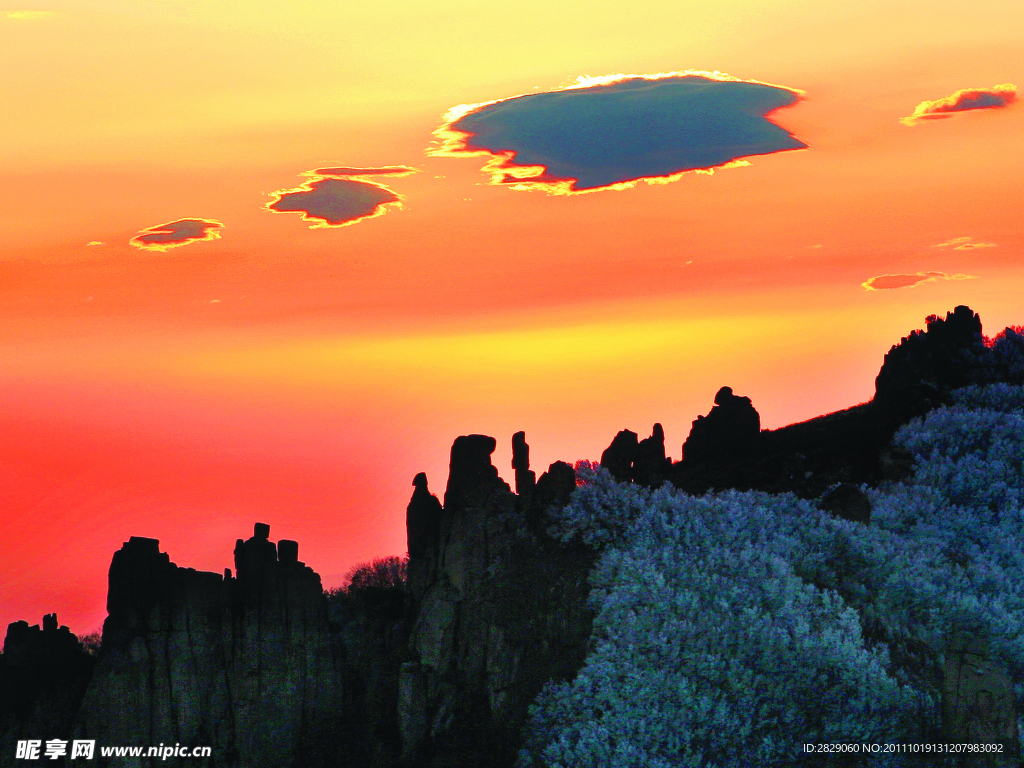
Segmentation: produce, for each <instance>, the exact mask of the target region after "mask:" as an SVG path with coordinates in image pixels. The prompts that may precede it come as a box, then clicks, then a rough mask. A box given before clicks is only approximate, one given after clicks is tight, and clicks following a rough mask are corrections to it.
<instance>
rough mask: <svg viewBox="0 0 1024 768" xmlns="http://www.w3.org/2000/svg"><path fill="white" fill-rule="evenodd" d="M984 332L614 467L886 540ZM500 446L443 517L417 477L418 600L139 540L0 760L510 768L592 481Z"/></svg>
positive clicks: (22, 654)
mask: <svg viewBox="0 0 1024 768" xmlns="http://www.w3.org/2000/svg"><path fill="white" fill-rule="evenodd" d="M980 334H981V325H980V321H979V320H978V318H977V315H975V314H974V313H973V312H971V311H970V310H969V309H968V308H966V307H957V308H956V310H955V311H954V312H952V313H949V314H948V315H947V316H946V318H945V319H944V320H943V319H939V318H937V317H932V318H929V319H928V328H927V331H925V332H915V333H912V334H911V335H910V336H908V337H907V338H906V339H904V340H903V341H902V342H901V343H900V345H898V346H896V347H893V349H892V350H890V352H889V354H888V355H886V359H885V363H884V365H883V367H882V370H881V371H880V372H879V376H878V379H877V382H876V385H877V395H876V398H875V401H873V402H870V403H864V404H861V405H858V406H854V407H852V408H849V409H847V410H845V411H839V412H836V413H833V414H828V415H826V416H822V417H818V418H816V419H811V420H809V421H806V422H802V423H800V424H792V425H789V426H787V427H783V428H780V429H777V430H770V431H764V432H761V430H760V417H759V415H758V413H757V411H756V410H755V409H754V407H753V405H752V403H751V401H750V399H749V398H747V397H738V396H736V395H734V394H733V393H732V390H731V389H730V388H729V387H723V388H722V389H720V390H719V391H718V393H717V395H716V396H715V406H714V407H713V408H712V409H711V411H710V413H708V414H707V415H706V416H699V417H698V418H697V419H696V420H695V421H694V422H693V425H692V429H691V431H690V434H689V436H688V438H687V440H686V442H685V443H684V445H683V460H682V461H680V462H677V463H675V464H673V463H672V462H671V461H670V460H669V459H668V458H667V457H666V455H665V435H664V430H663V429H662V427H661V425H660V424H655V425H654V427H653V429H652V433H651V436H650V437H648V438H645V439H643V440H640V439H639V438H638V436H637V434H636V433H634V432H631V431H629V430H623V431H621V432H619V433H618V434H617V435H616V436H615V438H614V440H613V441H612V443H611V445H609V447H608V449H606V450H605V451H604V453H603V454H602V456H601V463H602V465H604V466H605V467H606V468H607V469H608V470H609V471H610V472H611V473H612V474H613V475H614V476H615V477H616V478H618V479H619V480H620V481H622V482H635V483H640V484H644V485H649V486H657V485H659V484H660V483H661V482H662V481H663V480H666V479H667V480H669V481H671V482H672V483H674V484H675V485H676V486H677V487H679V488H682V489H683V490H686V491H688V492H691V493H703V492H704V491H706V490H708V489H709V488H712V487H716V488H759V489H762V490H766V491H772V492H779V491H792V492H795V493H798V494H800V495H803V496H805V497H808V498H818V497H822V498H821V502H820V504H821V507H822V508H823V509H825V510H828V511H831V512H832V513H833V514H836V515H839V516H842V517H845V518H847V519H850V520H855V521H858V522H860V523H863V524H869V523H870V514H871V508H870V502H869V501H868V499H867V498H866V497H865V495H864V494H863V493H862V492H861V491H860V490H859V488H858V486H859V484H860V483H862V482H875V481H878V480H880V479H882V478H883V477H888V478H893V479H899V478H901V477H906V476H908V475H909V473H911V472H912V471H913V457H912V456H910V455H909V454H907V453H906V452H905V451H902V452H901V451H899V450H897V449H893V448H891V447H889V445H888V444H889V442H890V440H891V437H892V434H893V432H894V431H895V429H896V428H897V427H898V426H899V424H900V423H902V421H903V420H905V419H906V418H909V416H908V415H907V414H908V413H910V414H912V412H913V411H914V409H920V408H922V407H927V405H928V403H932V402H937V401H938V400H941V398H942V397H943V396H944V393H945V392H946V391H947V390H948V389H949V388H950V387H953V386H957V385H959V384H960V383H966V382H968V381H973V380H975V378H977V377H978V376H980V375H981V374H980V373H979V371H983V370H987V369H985V365H987V363H986V362H985V361H986V360H987V359H988V358H986V354H987V353H986V352H985V351H984V350H985V349H988V348H987V347H985V345H984V343H983V342H982V339H981V335H980ZM1014 343H1016V342H1014ZM979 345H980V346H979ZM1010 351H1011V352H1012V351H1013V350H1010ZM1007 354H1009V353H1007ZM950 360H952V361H953V362H950ZM979 361H980V362H979ZM1008 365H1009V364H1006V366H1004V368H1006V369H1007V370H1009V368H1008V367H1007V366H1008ZM922 393H924V394H922ZM919 396H920V397H924V400H921V399H920V398H919ZM936 398H938V400H937V399H936ZM495 446H496V441H495V439H494V438H492V437H487V436H484V435H466V436H462V437H459V438H457V439H456V440H455V442H454V444H453V445H452V449H451V459H450V469H449V476H448V483H447V487H446V489H445V492H444V496H443V498H444V503H443V504H442V502H441V501H440V500H439V499H438V498H437V496H435V495H434V494H432V493H431V492H430V489H429V487H428V482H427V477H426V475H425V474H423V473H420V474H418V475H416V476H415V478H414V479H413V493H412V498H411V499H410V502H409V505H408V507H407V510H406V526H407V534H408V552H409V562H408V575H407V582H406V585H405V587H404V589H403V588H401V587H394V588H384V587H367V588H365V589H360V590H355V589H353V590H349V591H347V592H335V593H334V594H332V596H331V599H330V602H328V600H327V598H325V596H324V594H323V592H322V588H321V584H320V578H319V576H317V574H316V573H314V572H313V571H312V570H311V569H310V568H308V567H307V566H305V565H304V564H303V563H302V562H300V561H299V559H298V544H297V543H296V542H294V541H287V540H282V541H280V542H278V543H277V545H275V544H274V543H273V542H272V541H271V540H270V537H269V535H270V529H269V526H267V525H264V524H261V523H257V524H256V526H255V528H254V535H253V536H252V537H251V538H249V539H247V540H245V541H243V540H241V539H239V540H238V542H237V544H236V546H235V551H234V564H235V574H234V575H232V574H231V572H230V570H229V571H227V572H226V573H225V574H224V575H220V574H216V573H205V572H200V571H195V570H193V569H190V568H181V567H178V566H177V565H175V564H174V563H172V562H170V559H169V558H168V556H167V555H166V554H164V553H161V552H160V549H159V543H158V542H157V541H156V540H154V539H146V538H139V537H132V538H131V539H130V540H129V541H128V542H127V543H126V544H124V546H123V547H122V548H121V549H120V550H118V552H116V553H115V554H114V557H113V561H112V563H111V567H110V584H109V593H108V601H107V609H108V613H109V615H108V618H107V620H106V622H105V623H104V627H103V638H102V646H101V649H100V652H99V656H98V657H96V658H95V661H94V659H93V657H92V656H90V655H89V654H88V653H87V652H86V651H85V650H84V649H83V648H82V646H81V645H80V644H79V642H78V641H77V639H76V638H74V637H73V636H72V635H71V634H70V632H69V631H68V630H67V628H66V627H58V625H57V621H56V617H55V616H52V615H51V616H47V617H46V618H45V619H44V621H43V625H42V628H40V627H38V626H36V627H30V626H29V625H28V624H27V623H26V622H15V623H14V624H12V625H11V626H10V627H9V628H8V632H7V638H6V640H5V643H4V653H3V654H2V656H0V749H3V750H6V751H5V752H3V753H2V754H0V765H7V764H12V765H14V764H16V763H9V758H10V756H11V755H13V748H12V745H13V744H14V741H15V740H16V739H19V738H44V739H45V738H55V737H56V738H84V739H96V741H97V743H100V744H107V745H115V744H116V745H139V746H142V745H156V744H159V743H161V742H163V743H165V744H176V743H180V744H183V745H189V746H194V745H202V746H211V747H213V750H214V753H213V757H212V758H211V759H210V760H208V761H205V762H204V766H206V767H207V768H263V767H264V766H267V767H268V768H269V767H270V766H273V767H274V768H290V767H294V768H299V766H301V767H302V768H322V767H326V766H338V767H339V768H349V767H350V766H351V767H352V768H355V766H359V767H360V768H363V767H364V766H367V767H368V768H454V767H455V766H459V768H462V766H474V768H476V767H478V766H479V767H481V768H510V767H511V766H512V765H513V763H514V761H515V757H516V754H517V751H518V749H519V746H520V738H521V728H522V726H523V724H524V723H525V721H526V717H527V708H528V706H529V705H530V703H531V702H532V701H533V700H534V698H535V697H536V695H537V694H538V693H539V692H540V690H541V689H542V687H543V686H544V684H545V683H546V682H548V681H550V680H554V679H569V678H571V677H572V676H573V675H575V674H576V672H577V671H578V670H579V668H580V666H581V665H582V664H583V662H584V659H585V657H586V654H587V650H588V643H589V641H590V630H591V623H592V618H593V615H592V612H591V609H590V608H589V607H588V602H587V598H588V595H589V584H588V582H587V576H588V574H589V572H590V569H591V567H592V565H593V563H594V558H595V553H594V552H592V551H590V550H589V549H586V548H585V547H583V545H575V546H567V545H563V544H561V543H558V542H556V541H555V540H553V539H552V538H550V537H549V536H548V535H547V533H546V530H547V526H548V524H549V517H548V512H549V511H550V510H551V509H552V508H553V507H557V506H561V505H564V504H565V503H567V502H568V501H569V498H570V496H571V494H572V492H573V490H574V489H575V488H576V475H575V472H574V471H573V468H572V466H570V465H569V464H566V463H564V462H555V463H554V464H552V465H550V467H549V468H548V471H547V472H545V473H544V474H542V475H541V477H540V478H537V477H536V474H535V473H534V472H533V471H532V470H531V469H530V458H529V445H527V443H526V436H525V434H524V433H523V432H517V433H516V434H515V435H513V437H512V468H513V470H514V472H515V485H516V493H513V492H512V490H511V489H510V488H509V486H508V485H507V484H506V483H505V482H504V481H502V480H501V478H500V477H499V476H498V471H497V469H496V468H495V467H494V466H493V464H492V462H491V455H492V454H493V452H494V450H495ZM837 484H838V485H837ZM829 489H832V490H831V491H830V492H828V493H825V492H826V491H829ZM823 494H824V495H823ZM868 629H870V628H868ZM866 632H867V630H866ZM880 637H881V636H880ZM891 652H892V653H893V654H902V655H903V657H906V658H911V659H918V658H919V657H920V664H916V666H919V667H921V668H922V669H928V670H929V671H930V670H932V668H933V667H934V669H935V670H936V675H937V676H938V677H941V674H940V672H941V670H940V665H939V661H938V659H939V653H938V650H937V649H931V648H924V649H922V648H914V647H910V646H907V647H903V646H900V645H899V643H894V644H893V645H892V647H891ZM944 658H945V664H946V666H945V670H944V675H945V677H944V679H945V688H944V693H943V716H944V722H945V728H946V731H947V733H948V734H950V735H951V736H952V737H955V738H958V739H964V740H968V739H981V740H988V739H993V740H997V741H1001V742H1003V743H1005V744H1007V745H1008V746H1009V747H1013V746H1014V745H1015V744H1016V743H1017V740H1018V738H1019V735H1018V734H1017V731H1016V720H1015V716H1014V713H1013V697H1012V690H1011V689H1010V686H1009V681H1008V679H1007V677H1006V675H1005V673H1004V672H1003V671H1002V670H1000V669H997V668H996V667H994V666H993V665H992V664H991V660H990V657H989V655H988V652H987V650H986V649H985V648H984V647H983V645H979V644H978V643H977V642H976V641H975V640H969V641H965V642H962V643H960V644H956V643H954V644H953V645H951V646H950V647H949V648H948V649H946V653H945V657H944ZM94 664H95V666H94ZM90 675H91V677H90ZM76 713H77V714H76ZM160 763H162V761H160V760H159V759H143V760H137V761H135V762H131V761H128V760H124V759H119V760H117V761H116V763H115V764H116V765H118V766H132V768H142V766H147V767H148V768H151V767H152V766H155V765H157V764H160ZM54 764H56V765H60V764H61V763H60V762H56V763H54ZM97 764H98V765H103V764H104V762H103V761H102V760H99V759H98V760H97ZM167 764H170V763H167ZM981 764H984V763H979V765H981Z"/></svg>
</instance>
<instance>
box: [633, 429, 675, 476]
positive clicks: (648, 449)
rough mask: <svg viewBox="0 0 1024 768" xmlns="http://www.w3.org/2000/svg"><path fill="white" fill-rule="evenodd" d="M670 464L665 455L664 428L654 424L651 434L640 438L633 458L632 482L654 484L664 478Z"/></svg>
mask: <svg viewBox="0 0 1024 768" xmlns="http://www.w3.org/2000/svg"><path fill="white" fill-rule="evenodd" d="M670 464H671V461H669V460H668V459H667V458H666V457H665V430H664V429H662V426H661V424H655V425H654V428H653V429H652V430H651V436H650V437H647V438H644V439H643V440H641V441H640V442H639V443H638V444H637V447H636V454H635V458H634V459H633V474H632V476H633V482H634V483H640V484H641V485H647V486H652V487H653V486H656V485H660V484H661V483H662V482H663V481H664V480H665V472H666V470H667V469H668V466H669V465H670Z"/></svg>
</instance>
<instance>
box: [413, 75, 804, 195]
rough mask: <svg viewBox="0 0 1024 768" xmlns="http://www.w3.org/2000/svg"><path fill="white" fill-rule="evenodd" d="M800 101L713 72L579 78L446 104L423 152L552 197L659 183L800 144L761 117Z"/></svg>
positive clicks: (793, 94) (789, 92) (792, 94)
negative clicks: (480, 161)
mask: <svg viewBox="0 0 1024 768" xmlns="http://www.w3.org/2000/svg"><path fill="white" fill-rule="evenodd" d="M800 98H801V93H800V92H799V91H796V90H793V89H790V88H783V87H781V86H775V85H768V84H766V83H759V82H756V81H743V80H738V79H737V78H734V77H730V76H729V75H724V74H722V73H720V72H695V71H687V72H670V73H664V74H658V75H607V76H604V77H596V78H580V79H579V80H578V81H577V83H576V84H575V85H572V86H570V87H568V88H564V89H561V90H557V91H550V92H546V93H531V94H525V95H521V96H513V97H511V98H507V99H499V100H496V101H490V102H486V103H483V104H464V105H461V106H458V107H453V108H452V109H450V110H449V111H448V113H447V114H446V115H445V117H444V122H443V124H442V125H441V127H440V128H438V129H437V130H436V131H435V132H434V134H435V135H436V136H437V137H438V139H439V140H440V144H439V146H437V147H435V148H434V149H432V150H430V152H429V154H431V155H434V156H440V157H470V156H486V157H489V158H490V159H489V160H488V162H487V164H486V165H485V166H484V170H485V171H486V172H488V173H490V175H491V182H492V183H495V184H509V185H512V186H513V188H518V189H543V190H545V191H547V192H551V193H556V194H569V193H573V192H586V191H592V190H596V189H609V188H620V189H621V188H623V187H630V186H633V185H635V184H636V183H637V182H639V181H647V182H649V183H665V182H668V181H673V180H675V179H678V178H679V177H680V176H681V175H682V174H683V173H685V172H687V171H698V172H708V171H710V170H711V169H714V168H721V167H727V166H729V165H746V164H747V163H746V161H743V160H741V159H740V158H744V157H751V156H754V155H766V154H770V153H773V152H781V151H784V150H793V149H803V148H806V146H807V145H806V144H804V143H803V142H801V141H799V140H798V139H796V138H795V137H794V136H793V135H792V134H790V133H789V132H788V131H786V130H785V129H783V128H781V127H779V126H778V125H776V124H775V123H773V122H771V120H769V119H768V116H769V115H771V114H772V113H773V112H775V111H776V110H778V109H781V108H783V107H788V106H792V105H793V104H795V103H797V102H798V101H799V100H800Z"/></svg>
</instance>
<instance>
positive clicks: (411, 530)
mask: <svg viewBox="0 0 1024 768" xmlns="http://www.w3.org/2000/svg"><path fill="white" fill-rule="evenodd" d="M412 484H413V487H414V490H413V492H412V498H411V499H410V500H409V506H408V507H406V510H405V530H406V535H407V536H408V546H409V566H408V575H407V580H408V585H409V591H410V592H411V593H412V595H413V596H414V598H416V599H417V600H418V599H419V598H420V597H422V595H423V592H424V591H425V590H426V588H427V586H428V585H429V581H430V576H431V572H432V570H433V567H434V565H435V564H436V561H437V545H438V533H439V528H440V525H441V514H442V511H443V510H442V508H441V502H440V501H438V500H437V496H435V495H434V494H432V493H431V492H430V489H429V488H428V487H427V476H426V474H425V473H423V472H420V473H419V474H417V475H416V477H414V478H413V481H412Z"/></svg>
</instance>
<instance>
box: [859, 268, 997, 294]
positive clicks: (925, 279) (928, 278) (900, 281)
mask: <svg viewBox="0 0 1024 768" xmlns="http://www.w3.org/2000/svg"><path fill="white" fill-rule="evenodd" d="M976 278H977V275H947V274H946V273H945V272H914V273H913V274H909V275H878V276H876V277H872V278H870V279H869V280H866V281H864V282H863V283H861V284H860V285H861V287H862V288H863V289H864V290H865V291H886V290H891V289H893V288H913V287H914V286H917V285H920V284H921V283H934V282H937V281H939V280H974V279H976Z"/></svg>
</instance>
